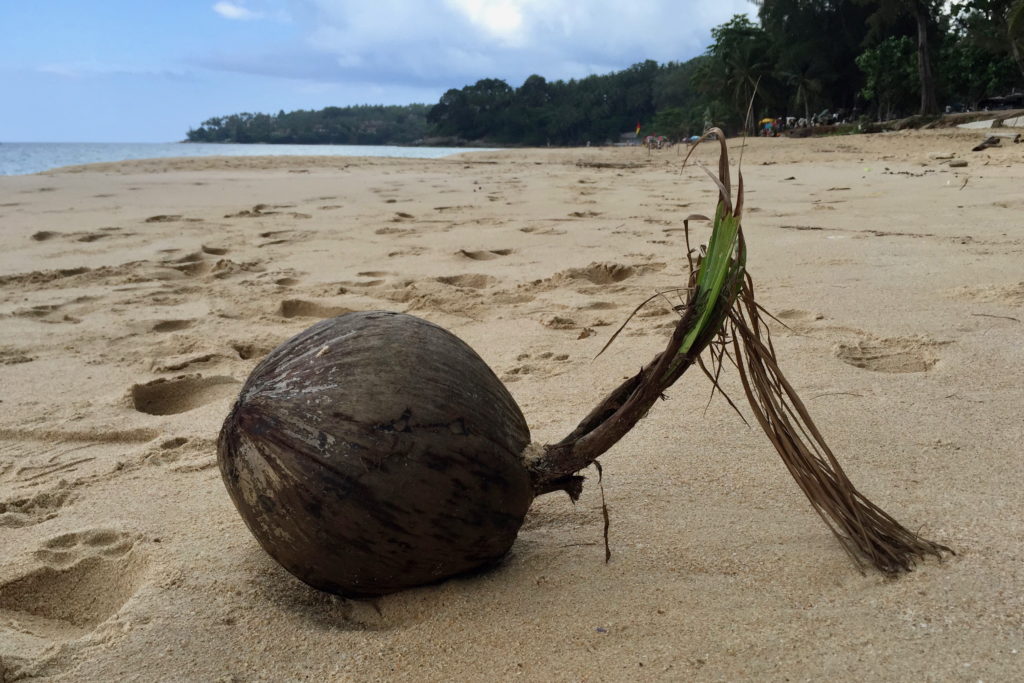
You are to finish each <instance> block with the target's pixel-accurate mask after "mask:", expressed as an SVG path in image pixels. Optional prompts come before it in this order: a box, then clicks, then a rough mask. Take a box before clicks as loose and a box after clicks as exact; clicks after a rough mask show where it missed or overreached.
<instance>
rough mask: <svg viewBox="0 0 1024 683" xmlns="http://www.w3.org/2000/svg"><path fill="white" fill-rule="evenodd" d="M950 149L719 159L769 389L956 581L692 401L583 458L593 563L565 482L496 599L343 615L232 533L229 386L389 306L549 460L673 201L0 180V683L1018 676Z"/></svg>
mask: <svg viewBox="0 0 1024 683" xmlns="http://www.w3.org/2000/svg"><path fill="white" fill-rule="evenodd" d="M981 137H982V136H981V135H980V134H978V133H967V132H964V131H955V132H950V131H925V132H904V133H895V134H884V135H873V136H850V137H832V138H822V139H808V140H788V139H754V140H751V141H749V144H748V146H747V149H746V151H745V154H744V157H743V170H744V177H745V181H746V186H747V213H746V215H745V220H744V225H745V229H746V233H747V240H748V243H749V270H750V272H751V273H752V275H753V277H754V278H755V281H756V283H757V291H758V293H759V297H760V300H761V303H762V304H763V305H764V306H765V307H767V308H768V309H769V310H770V311H771V312H773V313H774V314H775V315H776V316H777V317H778V318H779V319H780V320H781V321H782V322H783V323H785V325H786V326H787V327H783V326H782V325H777V324H776V325H775V326H774V340H775V344H776V349H777V351H778V354H779V356H780V358H781V361H782V365H783V369H784V370H785V371H786V373H787V376H788V377H789V379H790V380H791V382H792V383H793V384H794V385H795V387H796V388H797V390H798V392H799V393H800V395H801V396H802V397H803V399H804V401H805V402H806V403H807V406H808V408H809V409H810V412H811V414H812V415H813V416H814V418H815V419H816V421H817V423H818V425H819V427H820V428H821V429H822V431H823V432H824V434H825V436H826V439H827V441H828V442H829V444H830V445H831V446H832V448H833V450H834V451H835V452H836V454H837V456H838V457H839V459H840V461H841V462H842V463H843V465H844V466H845V468H846V470H847V473H848V474H849V476H850V478H851V479H852V480H853V481H854V483H855V484H857V486H858V487H859V488H860V489H861V490H862V491H863V492H864V493H865V494H866V495H868V496H869V497H870V498H871V499H872V500H874V501H875V502H876V503H878V504H879V505H880V506H881V507H883V508H884V509H885V510H887V511H888V512H890V513H891V514H893V515H894V516H895V517H896V518H897V519H899V520H900V521H901V522H902V523H904V524H905V525H906V526H908V527H909V528H912V529H919V530H920V531H921V532H922V534H923V535H925V536H926V537H928V538H931V539H933V540H936V541H938V542H940V543H944V544H946V545H949V546H950V547H952V548H953V549H955V550H956V553H957V555H956V556H955V557H949V558H947V559H946V560H945V561H942V562H939V561H936V560H928V561H926V562H924V563H922V564H920V565H919V566H918V568H917V569H916V571H914V572H912V573H910V574H908V575H905V576H902V577H900V578H897V579H891V578H887V577H885V576H883V575H881V574H879V573H877V572H875V571H874V570H868V571H867V572H866V573H864V574H862V573H860V572H859V571H858V569H857V567H856V566H855V565H854V564H853V562H852V561H851V560H850V558H849V557H848V556H847V555H846V554H845V553H844V551H843V549H842V548H841V546H840V545H839V544H838V543H837V542H836V540H835V539H834V538H833V537H832V536H831V534H830V533H829V531H828V529H827V528H826V527H825V526H824V525H823V524H822V522H821V520H820V519H819V518H818V517H817V516H816V515H815V513H814V511H813V510H812V508H811V507H810V506H809V504H808V503H807V501H806V499H804V497H803V495H802V494H801V493H800V491H799V489H797V487H796V486H795V484H794V482H793V481H792V479H791V478H790V476H789V474H788V473H787V472H786V470H785V468H784V466H783V464H782V462H781V460H780V459H779V458H778V456H777V455H776V454H775V452H774V450H773V449H772V447H771V446H770V444H769V443H768V441H767V439H766V438H765V437H764V435H763V434H762V433H761V432H760V430H759V429H757V428H756V427H752V428H748V427H746V426H745V425H744V424H743V422H742V421H741V420H740V419H739V418H738V417H737V416H736V414H735V413H734V412H733V411H732V410H731V409H730V408H729V406H728V405H727V404H726V402H725V401H724V400H722V399H721V398H720V397H716V398H714V399H713V400H711V401H710V404H709V403H708V401H709V398H710V389H711V386H710V383H709V382H708V380H707V379H706V378H704V377H703V376H702V375H701V374H700V373H699V372H696V371H693V372H690V373H688V374H687V375H686V376H684V377H683V379H682V380H680V382H679V383H678V384H677V385H676V386H675V387H674V388H673V389H672V390H671V391H670V392H669V397H668V399H669V400H667V401H664V402H660V403H659V404H658V405H657V406H655V408H654V409H653V410H652V411H651V413H650V415H649V416H648V417H647V418H646V419H645V420H643V421H642V422H641V423H640V424H639V425H638V426H637V428H635V429H634V430H633V432H632V433H631V434H629V435H628V436H627V437H626V438H625V439H624V440H623V441H622V442H620V443H619V444H618V445H617V446H616V447H615V448H614V449H613V450H611V451H610V452H609V453H607V454H606V455H605V456H604V457H603V458H602V463H603V464H604V493H605V496H606V500H607V504H608V508H609V512H610V520H611V527H610V544H611V551H612V557H611V561H610V562H609V563H607V564H605V562H604V548H603V543H602V518H601V497H600V490H599V488H598V487H597V481H596V476H595V475H594V473H593V471H592V470H591V472H590V473H588V477H589V478H588V483H587V486H586V487H585V492H584V495H583V497H582V498H581V499H580V501H579V502H578V503H577V504H575V505H573V504H572V503H571V502H570V501H569V500H568V498H567V497H566V496H564V495H561V494H558V495H548V496H544V497H542V498H540V499H538V500H537V501H536V502H535V503H534V505H533V508H532V510H531V512H530V513H529V516H528V517H527V520H526V523H525V525H524V527H523V529H522V531H521V532H520V535H519V538H518V540H517V541H516V543H515V545H514V546H513V548H512V550H511V552H510V554H509V555H508V557H507V559H506V561H505V562H504V563H503V564H502V565H501V566H499V567H498V568H496V569H494V570H492V571H488V572H486V573H483V574H481V575H477V576H472V577H466V578H459V579H455V580H451V581H447V582H445V583H442V584H440V585H435V586H429V587H425V588H421V589H416V590H410V591H407V592H404V593H400V594H396V595H391V596H386V597H383V598H380V599H378V600H375V601H348V600H343V599H340V598H335V597H333V596H329V595H325V594H322V593H318V592H317V591H314V590H312V589H310V588H308V587H306V586H305V585H304V584H302V583H300V582H299V581H297V580H296V579H294V578H293V577H292V576H291V575H290V574H288V573H286V572H285V571H284V570H282V569H280V568H279V567H278V566H277V565H276V564H275V563H274V562H273V561H272V560H271V559H269V557H268V556H267V555H266V554H265V553H264V552H263V551H262V550H261V549H260V547H259V546H258V545H257V543H256V541H255V540H254V538H253V537H252V536H251V535H250V534H249V532H248V530H247V529H246V528H245V526H244V524H243V522H242V520H241V518H240V517H239V515H238V514H237V512H236V511H235V509H234V507H233V506H232V504H231V501H230V500H229V498H228V495H227V492H226V490H225V488H224V486H223V484H222V483H221V479H220V474H219V472H218V470H217V467H216V452H215V438H216V434H217V431H218V429H219V427H220V424H221V422H222V420H223V419H224V417H225V415H226V413H227V411H228V408H229V406H230V404H231V401H232V400H233V399H234V397H235V396H236V395H237V392H238V390H239V387H240V383H241V382H242V381H244V380H245V378H246V377H247V375H248V374H249V372H250V371H251V370H252V369H253V367H254V366H255V364H256V363H257V362H258V360H259V359H260V358H261V357H262V356H263V355H264V354H266V353H267V352H268V351H269V350H270V349H272V348H273V347H275V346H276V345H278V344H279V343H281V342H282V341H284V340H285V339H287V338H288V337H290V336H292V335H293V334H295V333H297V332H299V331H301V330H302V329H304V328H306V327H307V326H309V325H311V324H312V323H313V322H315V321H316V320H317V319H320V318H323V317H329V316H332V315H337V314H340V313H343V312H346V311H352V310H367V309H386V310H394V311H408V312H411V313H413V314H415V315H418V316H421V317H424V318H427V319H429V320H432V321H434V322H437V323H439V324H441V325H443V326H445V327H446V328H448V329H450V330H451V331H453V332H454V333H455V334H457V335H458V336H460V337H461V338H463V339H464V340H465V341H467V342H468V343H469V344H470V345H471V346H472V347H473V348H475V349H476V351H477V352H478V353H480V355H481V356H482V357H483V358H484V359H485V360H486V361H487V362H488V363H489V364H490V365H491V367H492V368H493V369H494V370H495V372H496V373H497V375H498V376H499V377H500V378H501V379H502V380H503V381H504V382H506V383H507V385H508V387H509V389H510V391H511V392H512V394H513V395H514V396H515V398H516V400H517V401H518V402H519V404H520V406H521V407H522V409H523V412H524V413H525V415H526V417H527V419H528V421H529V423H530V427H531V430H532V433H533V438H534V440H535V441H538V442H551V441H556V440H558V439H560V438H561V437H563V436H565V434H566V433H568V431H569V430H570V429H571V428H572V427H573V426H575V424H576V423H577V422H578V421H579V420H580V419H581V418H582V417H583V416H584V415H585V414H586V413H587V412H588V411H589V409H590V408H591V407H592V406H593V405H594V404H596V402H597V401H598V400H599V399H600V398H602V397H603V395H604V394H605V393H606V392H607V391H608V390H610V389H611V388H612V387H614V386H616V385H617V384H618V383H619V382H620V381H621V380H622V379H623V378H624V377H625V376H628V375H630V374H632V373H635V372H636V371H637V369H638V368H639V367H640V366H641V365H642V364H643V363H645V362H647V361H648V360H650V359H651V357H652V356H653V355H654V354H655V353H656V352H658V351H659V350H661V348H662V346H663V345H664V343H665V340H666V339H667V336H668V334H669V329H670V327H671V326H672V324H673V321H674V320H675V316H676V314H675V313H674V312H673V311H672V309H671V306H672V305H674V304H675V303H678V301H677V298H676V296H675V295H673V294H671V293H670V294H668V295H666V298H665V299H664V300H659V301H656V302H654V304H652V305H651V306H649V307H647V308H646V309H644V311H643V312H641V314H640V315H639V316H637V317H636V318H635V319H633V320H632V321H631V322H630V324H629V325H628V326H627V328H626V329H625V331H624V332H623V333H622V335H621V336H620V337H619V339H618V340H617V341H616V343H615V344H614V345H613V346H612V347H611V348H610V349H609V350H608V351H607V352H606V353H604V354H603V355H602V356H601V357H599V358H597V359H596V360H595V358H594V357H595V355H596V353H597V352H598V350H600V348H601V347H602V346H603V345H604V344H605V342H607V341H608V339H609V337H610V335H611V334H612V332H613V331H614V330H615V329H616V327H617V326H618V325H619V324H621V323H622V322H623V321H624V320H625V319H626V317H627V315H628V314H629V313H630V311H632V310H633V308H634V307H635V306H636V305H637V304H639V303H640V302H641V301H643V300H644V299H645V298H647V297H648V296H650V295H651V294H653V293H655V292H657V291H661V290H670V289H672V288H675V287H679V286H681V285H682V284H683V283H684V282H685V271H686V251H685V246H684V235H683V232H682V228H683V225H682V219H683V218H685V217H686V216H687V215H689V214H691V213H704V214H710V213H712V212H713V211H714V202H715V198H716V192H717V190H716V188H715V186H714V184H713V183H712V182H711V181H710V180H709V179H708V178H707V177H706V175H705V174H704V172H703V171H702V170H700V169H699V168H697V167H696V166H688V167H687V168H686V169H685V170H683V171H682V172H680V161H681V157H680V156H679V155H678V154H677V151H676V150H665V151H660V152H655V153H653V154H650V155H649V154H648V152H647V151H646V150H643V149H640V148H617V149H597V148H590V149H571V150H514V151H512V150H510V151H501V152H494V153H476V154H469V155H461V156H457V157H449V158H446V159H441V160H433V161H422V160H402V159H362V158H323V157H320V158H283V157H266V158H262V157H259V158H244V157H236V158H204V159H165V160H153V161H138V162H126V163H121V164H100V165H94V166H88V167H76V168H69V169H61V170H58V171H53V172H48V173H44V174H39V175H32V176H17V177H0V548H2V551H0V681H11V680H18V679H20V678H23V677H25V678H33V677H40V678H46V679H51V678H52V679H55V680H69V681H71V680H74V681H81V680H144V681H149V680H152V681H156V680H160V681H167V680H190V681H191V680H208V681H250V680H357V681H362V680H504V679H512V678H521V679H523V680H537V681H618V680H628V679H639V680H727V681H735V680H748V679H768V680H885V681H901V680H907V681H920V680H936V681H938V680H942V681H949V680H964V681H978V680H984V681H999V680H1011V679H1017V680H1020V677H1021V672H1022V671H1024V561H1022V560H1024V555H1022V553H1024V546H1022V538H1024V496H1022V495H1021V485H1022V481H1024V477H1022V475H1024V465H1022V463H1024V460H1022V458H1021V452H1020V449H1021V444H1022V443H1024V420H1022V419H1021V399H1022V395H1024V391H1022V386H1024V373H1022V368H1024V323H1022V321H1024V266H1022V258H1024V193H1022V191H1021V188H1022V187H1024V145H1014V144H1012V143H1010V141H1009V140H1005V141H1004V143H1007V144H1004V145H1003V146H1002V147H1001V148H993V149H988V150H986V151H984V152H977V153H972V152H970V151H969V150H970V148H971V147H972V146H973V145H974V144H976V143H977V142H978V141H980V139H981ZM739 146H740V141H739V140H732V141H730V148H731V150H732V155H733V162H734V164H735V161H736V160H737V159H738V158H739ZM950 155H953V156H955V157H956V158H958V159H966V160H967V161H968V165H967V166H966V167H962V168H951V167H950V165H949V159H948V158H943V157H948V156H950ZM695 156H696V157H698V158H699V160H700V161H702V162H704V163H707V164H709V165H711V166H714V165H715V164H716V160H717V146H716V145H705V146H702V147H701V148H700V149H699V150H698V153H697V154H696V155H695ZM734 170H735V166H734ZM691 227H692V228H693V234H692V235H691V239H692V241H693V243H694V244H695V245H696V244H697V243H699V242H700V241H703V240H706V237H707V234H708V228H707V227H706V224H701V223H698V224H695V225H692V226H691ZM723 386H724V388H725V389H726V390H727V391H728V392H729V393H730V395H731V396H732V397H733V398H734V399H735V400H737V402H739V403H740V404H741V408H745V403H743V401H742V398H743V393H742V389H741V388H740V386H739V383H738V380H737V379H736V377H735V375H734V374H731V373H729V372H726V373H725V379H724V380H723ZM745 412H746V414H747V416H748V419H749V415H750V414H749V410H746V411H745Z"/></svg>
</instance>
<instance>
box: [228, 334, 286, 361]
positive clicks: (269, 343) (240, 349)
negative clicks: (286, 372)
mask: <svg viewBox="0 0 1024 683" xmlns="http://www.w3.org/2000/svg"><path fill="white" fill-rule="evenodd" d="M279 343H280V340H277V339H274V338H272V337H269V336H268V337H266V338H264V339H258V340H247V341H233V342H231V343H230V344H229V346H230V347H231V349H232V350H233V351H234V352H235V353H236V354H238V358H239V359H241V360H251V359H253V358H256V359H258V358H262V357H263V356H265V355H267V354H268V353H270V352H271V351H273V350H274V349H275V348H277V345H278V344H279Z"/></svg>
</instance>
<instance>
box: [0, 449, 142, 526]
mask: <svg viewBox="0 0 1024 683" xmlns="http://www.w3.org/2000/svg"><path fill="white" fill-rule="evenodd" d="M155 436H156V434H155V433H154V432H153V431H152V430H144V429H134V430H124V431H117V430H89V429H84V430H82V431H59V430H42V431H38V430H22V429H0V482H3V483H7V484H10V485H12V486H13V487H15V488H16V489H17V490H18V491H19V497H18V498H16V499H10V500H7V501H5V503H6V504H7V506H8V507H7V512H16V513H17V512H26V511H33V514H35V513H36V512H42V513H43V515H44V516H45V515H46V514H49V511H53V512H56V511H57V510H58V508H59V507H61V506H63V505H66V504H67V502H68V501H69V500H70V497H69V498H67V499H63V498H62V497H61V496H59V495H56V494H55V495H53V496H52V497H48V495H47V494H48V493H54V492H55V491H57V490H58V489H60V488H62V487H64V486H68V487H70V488H72V489H74V488H75V487H77V486H78V485H79V484H80V483H81V482H83V481H87V480H93V479H97V478H103V477H107V476H111V475H112V474H115V473H119V472H122V471H124V468H125V465H126V464H127V463H128V462H130V460H131V457H132V456H131V454H132V451H133V449H134V446H135V445H136V444H141V443H145V442H147V441H151V440H152V439H153V438H154V437H155ZM55 485H56V487H57V488H56V489H55V488H54V486H55ZM37 495H40V497H39V498H35V499H33V497H34V496H37ZM38 521H45V520H44V519H39V520H38ZM33 523H34V522H33ZM0 526H2V525H0Z"/></svg>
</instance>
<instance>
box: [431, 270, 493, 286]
mask: <svg viewBox="0 0 1024 683" xmlns="http://www.w3.org/2000/svg"><path fill="white" fill-rule="evenodd" d="M435 279H436V280H437V281H438V282H440V283H441V284H443V285H451V286H452V287H465V288H467V289H484V288H485V287H489V286H490V285H492V284H493V283H494V282H495V278H493V277H491V276H490V275H484V274H482V273H467V274H465V275H446V276H442V277H439V278H435Z"/></svg>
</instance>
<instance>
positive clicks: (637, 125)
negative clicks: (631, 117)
mask: <svg viewBox="0 0 1024 683" xmlns="http://www.w3.org/2000/svg"><path fill="white" fill-rule="evenodd" d="M636 134H637V135H640V122H639V121H637V122H636Z"/></svg>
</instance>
